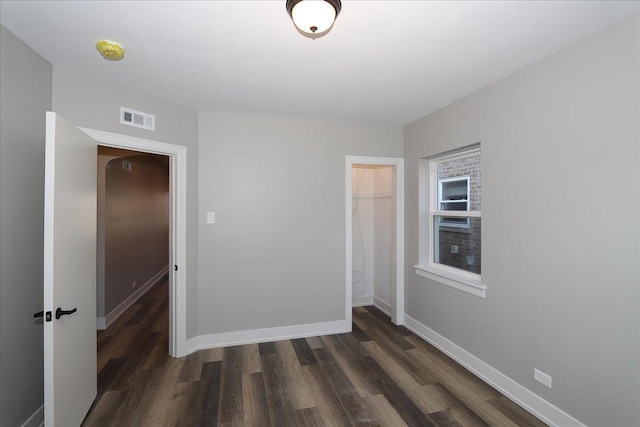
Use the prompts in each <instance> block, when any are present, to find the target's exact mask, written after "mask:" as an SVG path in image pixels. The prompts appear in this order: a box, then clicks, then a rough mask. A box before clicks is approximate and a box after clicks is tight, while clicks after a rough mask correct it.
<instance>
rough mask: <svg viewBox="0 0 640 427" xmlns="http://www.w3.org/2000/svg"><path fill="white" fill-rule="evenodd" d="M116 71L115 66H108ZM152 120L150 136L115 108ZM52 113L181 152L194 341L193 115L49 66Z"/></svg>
mask: <svg viewBox="0 0 640 427" xmlns="http://www.w3.org/2000/svg"><path fill="white" fill-rule="evenodd" d="M113 65H117V64H113ZM121 106H124V107H129V108H133V109H134V110H138V111H144V112H146V113H151V114H154V115H155V116H156V130H155V132H151V131H147V130H143V129H138V128H134V127H131V126H124V125H121V124H120V119H119V115H120V107H121ZM53 109H54V111H56V112H57V113H59V114H60V115H62V116H63V117H64V118H66V119H67V120H70V121H71V122H72V123H74V124H76V125H78V126H82V127H87V128H92V129H98V130H103V131H107V132H114V133H119V134H124V135H131V136H135V137H139V138H146V139H151V140H156V141H161V142H167V143H170V144H175V145H183V146H186V147H187V338H191V337H193V336H195V335H197V329H198V325H197V322H198V314H197V307H198V288H197V271H198V270H197V259H198V257H197V256H196V253H197V249H198V246H197V240H198V229H197V226H198V217H197V211H198V209H197V207H198V199H197V197H198V125H197V121H198V115H197V112H196V110H194V109H192V108H187V107H183V106H180V105H178V104H174V103H171V102H167V101H164V100H161V99H158V98H154V97H152V96H148V95H145V94H143V93H139V92H136V91H134V90H131V89H128V88H125V87H122V86H119V85H116V84H113V83H109V82H105V81H102V80H97V79H94V78H92V77H88V76H86V75H83V74H80V73H77V72H75V71H71V70H68V69H66V68H62V67H58V66H55V67H54V69H53Z"/></svg>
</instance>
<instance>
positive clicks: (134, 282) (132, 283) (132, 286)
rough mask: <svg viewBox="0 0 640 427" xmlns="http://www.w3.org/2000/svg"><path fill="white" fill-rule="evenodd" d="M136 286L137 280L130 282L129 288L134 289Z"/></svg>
mask: <svg viewBox="0 0 640 427" xmlns="http://www.w3.org/2000/svg"><path fill="white" fill-rule="evenodd" d="M136 286H138V282H137V281H133V282H131V289H135V287H136Z"/></svg>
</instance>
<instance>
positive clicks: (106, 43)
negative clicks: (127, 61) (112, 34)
mask: <svg viewBox="0 0 640 427" xmlns="http://www.w3.org/2000/svg"><path fill="white" fill-rule="evenodd" d="M96 49H98V52H100V54H101V55H102V57H103V58H104V59H106V60H107V61H120V60H121V59H122V58H124V48H123V47H122V45H121V44H120V43H116V42H113V41H111V40H100V41H99V42H98V43H96Z"/></svg>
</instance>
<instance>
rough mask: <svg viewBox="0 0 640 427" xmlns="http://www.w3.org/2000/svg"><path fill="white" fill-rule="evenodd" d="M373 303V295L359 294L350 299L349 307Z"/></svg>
mask: <svg viewBox="0 0 640 427" xmlns="http://www.w3.org/2000/svg"><path fill="white" fill-rule="evenodd" d="M367 305H373V295H360V296H359V297H353V298H352V299H351V307H363V306H367Z"/></svg>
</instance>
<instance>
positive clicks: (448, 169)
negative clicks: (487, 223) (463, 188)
mask: <svg viewBox="0 0 640 427" xmlns="http://www.w3.org/2000/svg"><path fill="white" fill-rule="evenodd" d="M458 176H469V187H470V190H469V192H470V194H469V198H470V204H471V210H472V211H477V210H481V201H482V170H481V168H480V155H479V154H478V155H475V156H470V157H465V158H463V159H457V160H452V161H449V162H444V163H440V164H439V165H438V179H444V178H453V177H458ZM480 224H481V221H480V218H472V219H471V221H470V226H469V228H453V227H441V229H440V231H439V242H440V244H439V248H438V249H437V250H438V254H439V262H440V264H444V265H449V266H451V267H456V268H460V269H462V270H466V271H470V272H472V273H477V274H480V266H481V261H482V259H481V252H480V248H481V235H480ZM452 246H457V247H458V253H457V254H455V253H451V251H452Z"/></svg>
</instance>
